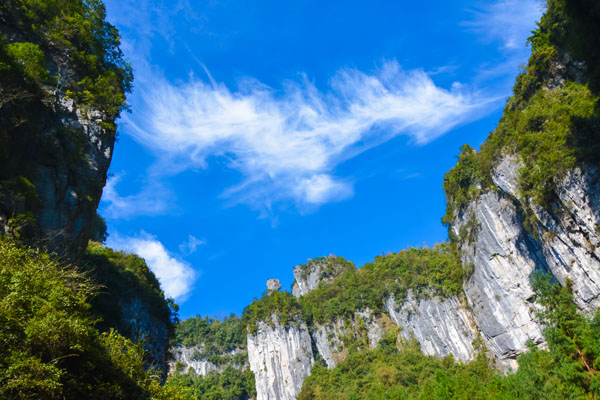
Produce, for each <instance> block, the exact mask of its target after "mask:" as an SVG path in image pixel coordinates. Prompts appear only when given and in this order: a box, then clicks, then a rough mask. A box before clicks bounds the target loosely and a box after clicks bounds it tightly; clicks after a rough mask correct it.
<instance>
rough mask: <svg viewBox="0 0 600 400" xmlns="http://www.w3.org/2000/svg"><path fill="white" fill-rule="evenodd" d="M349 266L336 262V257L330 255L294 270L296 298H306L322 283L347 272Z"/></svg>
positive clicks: (294, 292) (298, 266)
mask: <svg viewBox="0 0 600 400" xmlns="http://www.w3.org/2000/svg"><path fill="white" fill-rule="evenodd" d="M347 268H348V266H347V265H343V264H340V263H338V262H336V257H335V256H334V255H330V256H329V257H327V258H324V259H320V260H315V261H309V262H308V263H307V264H304V265H297V266H296V267H295V268H294V278H296V281H295V282H294V285H293V287H292V293H293V294H294V296H296V297H300V296H304V295H306V294H308V292H310V291H311V290H313V289H316V288H317V286H319V283H321V282H328V281H330V280H332V279H333V278H335V277H336V276H338V275H339V274H341V273H342V272H344V271H346V269H347Z"/></svg>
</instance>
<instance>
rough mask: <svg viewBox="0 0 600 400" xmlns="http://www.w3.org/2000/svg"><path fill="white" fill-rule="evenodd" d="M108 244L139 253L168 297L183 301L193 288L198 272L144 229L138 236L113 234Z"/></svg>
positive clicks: (118, 248)
mask: <svg viewBox="0 0 600 400" xmlns="http://www.w3.org/2000/svg"><path fill="white" fill-rule="evenodd" d="M107 246H109V247H111V248H114V249H117V250H123V251H126V252H131V253H135V254H137V255H139V256H140V257H142V258H143V259H144V260H146V263H147V264H148V267H149V268H150V269H151V270H152V272H154V274H155V275H156V277H157V278H158V280H159V281H160V285H161V288H162V289H163V290H164V292H165V295H166V296H167V297H173V298H175V299H176V300H177V301H178V302H180V303H181V302H183V301H185V299H186V298H187V296H188V295H189V293H190V292H191V290H192V289H193V285H194V282H195V280H196V278H197V273H196V271H194V270H193V269H192V267H191V266H190V265H189V264H187V263H186V262H184V261H181V260H178V259H177V258H175V257H174V256H173V255H171V254H170V253H169V252H168V251H167V249H166V248H165V246H163V244H162V243H161V242H160V241H159V240H158V239H157V238H156V237H155V236H152V235H150V234H148V233H146V232H144V231H142V232H141V233H140V234H139V235H138V236H136V237H123V236H120V235H118V234H111V235H110V236H109V238H108V240H107Z"/></svg>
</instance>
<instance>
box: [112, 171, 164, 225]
mask: <svg viewBox="0 0 600 400" xmlns="http://www.w3.org/2000/svg"><path fill="white" fill-rule="evenodd" d="M123 176H124V173H121V174H117V175H113V176H111V177H109V178H108V180H107V182H106V186H105V187H104V191H103V193H102V203H101V204H100V210H101V212H102V214H103V215H104V216H106V217H109V218H132V217H135V216H139V215H160V214H163V213H165V212H166V211H168V210H172V209H173V204H174V199H173V195H172V193H171V191H170V190H169V189H167V188H166V187H165V186H164V185H163V184H162V183H161V182H160V180H156V179H151V180H149V181H148V182H146V183H145V184H143V186H142V189H141V190H140V191H139V192H138V193H136V194H132V195H127V196H122V195H120V194H119V192H118V191H117V185H118V184H119V182H120V181H121V179H122V178H123Z"/></svg>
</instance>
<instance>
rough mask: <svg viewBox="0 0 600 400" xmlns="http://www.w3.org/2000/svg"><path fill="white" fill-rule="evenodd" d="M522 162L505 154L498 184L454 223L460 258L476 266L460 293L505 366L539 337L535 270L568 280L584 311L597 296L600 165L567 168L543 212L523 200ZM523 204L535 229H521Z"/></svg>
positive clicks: (595, 304)
mask: <svg viewBox="0 0 600 400" xmlns="http://www.w3.org/2000/svg"><path fill="white" fill-rule="evenodd" d="M520 168H522V164H521V163H520V162H519V161H518V158H517V157H516V156H514V155H507V156H505V157H504V158H503V159H502V160H501V161H500V162H499V163H498V164H497V166H496V168H495V169H494V171H493V173H492V179H493V181H494V183H495V185H496V187H497V188H498V190H495V191H486V192H483V193H481V194H480V195H479V196H478V197H477V199H476V200H475V201H472V202H471V203H470V204H469V205H468V206H467V207H466V208H465V209H464V210H463V211H462V212H461V213H460V215H459V216H458V218H457V219H456V222H455V223H454V225H453V226H452V229H453V230H454V233H455V234H456V235H457V236H459V237H460V243H461V248H460V249H461V254H462V258H463V262H464V263H465V264H472V266H473V273H472V274H471V275H470V277H469V278H468V280H467V281H466V282H465V284H464V291H465V295H466V298H467V300H468V303H469V306H470V307H471V309H472V312H473V318H474V321H475V324H476V325H477V327H478V329H479V331H480V332H481V336H482V339H483V340H484V342H485V344H486V345H487V347H488V349H489V350H490V351H491V352H492V353H493V354H494V355H495V356H496V357H497V359H498V360H499V361H500V364H503V365H509V366H514V365H515V362H514V359H515V357H516V356H517V355H518V354H520V353H522V352H524V351H526V350H527V346H526V343H527V341H528V340H532V341H533V342H534V343H541V342H542V341H543V336H542V327H541V326H540V324H539V322H538V321H537V320H536V316H535V314H536V305H535V304H534V299H533V295H534V293H533V289H532V287H531V281H530V278H531V276H532V274H533V273H534V272H536V271H541V272H549V273H552V274H553V275H554V276H555V277H556V278H557V279H558V280H559V281H560V282H562V283H565V281H566V279H567V278H568V279H571V280H572V281H573V282H574V284H573V293H574V295H575V300H576V302H577V304H578V305H579V307H580V308H581V309H582V310H584V311H592V310H595V309H596V308H597V307H598V305H599V299H598V296H599V295H600V286H599V283H600V280H599V279H600V258H599V255H600V252H599V250H598V249H597V245H596V244H597V243H599V240H600V238H599V233H600V232H599V231H600V229H597V226H598V221H600V215H599V214H600V199H599V196H600V184H599V183H598V176H599V175H598V171H597V170H596V169H594V168H592V167H585V168H577V169H575V170H573V171H571V172H569V173H568V174H567V176H566V177H564V178H563V179H562V180H561V181H560V182H558V184H557V192H556V193H557V199H556V202H555V203H554V204H553V206H552V207H551V209H550V210H548V209H544V208H542V207H539V206H536V205H534V204H533V203H531V202H530V201H529V200H524V199H522V198H521V196H520V193H519V186H518V182H519V169H520ZM524 201H527V203H525V204H524V203H523V202H524ZM527 209H531V210H533V213H534V215H535V217H536V218H531V217H530V219H532V220H533V221H534V222H533V224H532V226H533V230H534V232H530V231H528V230H527V229H526V226H527V224H526V211H525V210H527Z"/></svg>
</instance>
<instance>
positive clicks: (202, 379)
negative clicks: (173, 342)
mask: <svg viewBox="0 0 600 400" xmlns="http://www.w3.org/2000/svg"><path fill="white" fill-rule="evenodd" d="M167 385H168V386H172V387H183V388H186V389H185V390H186V393H189V394H190V395H191V396H192V398H194V399H199V400H248V399H253V398H256V388H255V382H254V374H252V371H250V368H246V369H244V370H242V369H238V368H233V367H231V366H229V367H227V368H226V369H225V370H224V371H223V372H217V371H212V372H209V373H208V375H206V376H199V375H194V374H179V373H176V374H174V375H172V376H170V377H169V379H168V380H167Z"/></svg>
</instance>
